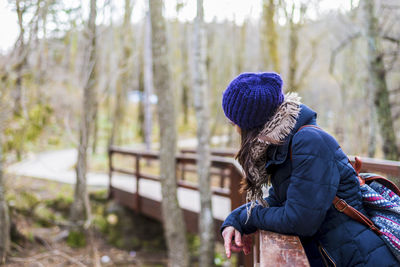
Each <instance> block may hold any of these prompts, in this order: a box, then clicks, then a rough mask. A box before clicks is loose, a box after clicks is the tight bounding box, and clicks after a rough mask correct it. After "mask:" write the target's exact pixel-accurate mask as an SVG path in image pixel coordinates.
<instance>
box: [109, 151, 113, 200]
mask: <svg viewBox="0 0 400 267" xmlns="http://www.w3.org/2000/svg"><path fill="white" fill-rule="evenodd" d="M112 156H113V151H112V148H111V147H109V148H108V198H109V199H110V198H111V197H112V193H111V192H112V191H111V186H112V185H111V180H112V172H113V163H112Z"/></svg>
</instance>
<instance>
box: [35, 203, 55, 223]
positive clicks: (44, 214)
mask: <svg viewBox="0 0 400 267" xmlns="http://www.w3.org/2000/svg"><path fill="white" fill-rule="evenodd" d="M33 216H34V219H35V222H36V223H37V224H39V225H40V226H43V227H50V226H52V225H53V224H54V222H55V221H56V215H55V214H54V212H53V211H52V210H50V209H49V208H47V207H46V206H45V205H44V204H39V205H37V206H36V207H35V209H34V210H33Z"/></svg>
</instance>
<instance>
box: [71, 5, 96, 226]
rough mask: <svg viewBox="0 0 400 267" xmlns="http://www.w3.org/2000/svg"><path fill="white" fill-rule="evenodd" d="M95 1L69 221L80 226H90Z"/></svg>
mask: <svg viewBox="0 0 400 267" xmlns="http://www.w3.org/2000/svg"><path fill="white" fill-rule="evenodd" d="M96 15H97V10H96V0H90V14H89V22H88V29H87V36H88V40H89V44H88V46H89V47H88V50H87V51H88V53H89V59H88V63H87V68H86V69H87V70H88V77H87V81H85V85H84V89H83V90H84V91H83V103H82V119H81V122H80V126H79V147H78V162H77V164H76V184H75V195H74V203H73V204H72V206H71V220H72V221H73V222H74V223H75V224H77V225H80V226H82V225H83V222H85V221H87V222H89V225H90V205H89V197H88V192H87V184H86V172H87V152H88V145H89V138H90V132H91V130H92V129H93V119H94V101H95V99H96V91H95V90H96V88H95V86H96V68H95V61H96Z"/></svg>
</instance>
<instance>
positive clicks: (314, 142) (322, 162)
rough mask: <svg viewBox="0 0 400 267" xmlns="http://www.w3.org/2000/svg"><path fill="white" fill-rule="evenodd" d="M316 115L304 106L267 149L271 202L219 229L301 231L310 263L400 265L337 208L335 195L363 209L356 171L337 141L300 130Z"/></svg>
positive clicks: (239, 212)
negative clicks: (290, 126) (284, 134)
mask: <svg viewBox="0 0 400 267" xmlns="http://www.w3.org/2000/svg"><path fill="white" fill-rule="evenodd" d="M316 115H317V114H316V113H315V112H314V111H312V110H311V109H310V108H308V107H307V106H305V105H302V106H301V111H300V114H299V117H298V119H297V123H296V126H295V128H294V129H293V131H292V133H291V135H290V136H289V137H288V138H287V140H286V141H285V143H284V144H283V145H279V146H270V147H269V148H268V150H267V158H268V160H267V164H266V168H267V170H268V172H269V173H270V174H271V183H272V187H271V189H270V191H269V196H268V198H267V202H268V203H269V205H270V207H268V208H264V207H262V206H261V205H257V206H255V207H254V208H253V210H252V212H251V216H250V218H249V220H248V221H247V223H246V218H247V214H246V208H245V205H243V206H241V207H239V208H237V209H235V210H234V211H232V213H231V214H230V215H229V216H228V217H227V219H226V220H225V222H224V223H223V225H222V227H221V230H222V229H223V228H225V227H226V226H233V227H234V228H236V229H237V230H238V231H240V233H242V234H250V233H253V232H255V231H256V230H257V229H262V230H269V231H274V232H278V233H283V234H294V235H298V236H299V237H300V239H301V241H302V244H303V246H304V248H305V251H306V254H307V257H308V258H309V261H310V264H311V266H323V265H327V266H374V267H375V266H379V267H380V266H399V263H398V262H397V261H396V259H395V257H394V256H393V255H392V253H391V252H390V251H389V249H388V248H387V247H386V245H385V244H384V242H383V241H382V240H381V238H380V237H379V236H377V235H376V234H375V233H374V232H372V231H371V230H370V229H368V228H367V227H365V226H364V225H361V224H360V223H358V222H356V221H354V220H353V219H351V218H349V217H348V216H346V215H345V214H343V213H340V212H338V211H337V210H336V209H335V208H334V207H333V205H332V201H333V199H334V197H335V195H337V196H339V197H340V198H342V199H344V200H345V201H346V202H347V203H349V204H350V205H352V206H353V207H354V208H356V209H357V210H359V211H361V212H363V213H364V214H365V211H364V209H363V207H362V199H361V193H360V187H359V182H358V180H357V175H356V172H355V171H354V169H353V167H352V166H351V164H350V163H349V161H348V158H347V156H346V155H345V154H344V152H343V151H342V149H341V148H340V146H339V144H338V143H337V142H336V140H335V139H334V138H333V137H332V136H330V135H329V134H327V133H326V132H324V131H322V130H320V129H316V128H313V127H306V128H303V129H302V130H300V131H298V129H299V128H300V127H301V126H303V125H316ZM290 145H291V148H292V160H291V159H290V156H289V153H290V152H289V151H290V149H289V147H290Z"/></svg>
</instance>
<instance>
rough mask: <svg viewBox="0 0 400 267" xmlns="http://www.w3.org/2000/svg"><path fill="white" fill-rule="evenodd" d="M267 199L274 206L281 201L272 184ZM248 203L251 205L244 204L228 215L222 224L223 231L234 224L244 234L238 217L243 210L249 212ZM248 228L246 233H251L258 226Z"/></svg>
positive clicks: (221, 229)
mask: <svg viewBox="0 0 400 267" xmlns="http://www.w3.org/2000/svg"><path fill="white" fill-rule="evenodd" d="M265 200H266V201H267V203H268V205H269V206H270V207H273V206H276V205H278V204H279V202H278V200H277V199H276V196H275V191H274V188H273V187H272V186H271V187H270V188H269V191H268V197H266V198H265ZM247 205H249V204H244V205H242V206H240V207H238V208H236V209H235V210H233V211H232V212H231V213H230V214H229V215H228V217H226V219H225V221H224V223H223V224H222V226H221V228H220V231H221V233H222V231H223V230H224V228H225V227H227V226H233V227H234V228H235V229H236V230H238V231H239V232H241V233H242V234H243V230H242V226H241V224H240V221H239V220H238V219H239V216H240V214H241V213H242V212H244V213H246V214H247V210H246V206H247ZM246 230H247V231H246V234H250V233H253V232H255V231H257V228H255V227H254V228H252V229H250V228H247V229H246Z"/></svg>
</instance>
